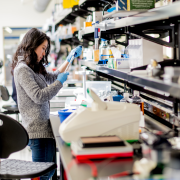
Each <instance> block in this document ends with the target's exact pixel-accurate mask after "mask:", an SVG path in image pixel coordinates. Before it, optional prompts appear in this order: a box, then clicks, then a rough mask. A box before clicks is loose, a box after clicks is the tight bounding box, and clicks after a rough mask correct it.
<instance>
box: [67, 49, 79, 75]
mask: <svg viewBox="0 0 180 180" xmlns="http://www.w3.org/2000/svg"><path fill="white" fill-rule="evenodd" d="M76 54H77V53H76V52H75V53H74V55H73V56H72V58H71V60H70V62H69V64H68V65H67V67H66V70H65V71H64V72H65V73H66V72H67V70H68V68H69V66H70V64H71V63H72V61H73V59H74V58H75V56H76Z"/></svg>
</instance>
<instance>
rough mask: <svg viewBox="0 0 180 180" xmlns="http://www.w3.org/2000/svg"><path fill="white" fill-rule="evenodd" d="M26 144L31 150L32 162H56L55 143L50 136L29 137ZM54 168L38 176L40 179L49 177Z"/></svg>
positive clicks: (45, 179) (46, 179)
mask: <svg viewBox="0 0 180 180" xmlns="http://www.w3.org/2000/svg"><path fill="white" fill-rule="evenodd" d="M28 146H30V148H31V150H32V160H33V162H54V163H56V143H55V140H54V139H52V138H40V139H30V140H29V143H28ZM54 172H55V170H52V171H50V172H49V173H47V174H45V175H43V176H41V177H40V180H48V179H50V178H51V177H52V176H53V174H54Z"/></svg>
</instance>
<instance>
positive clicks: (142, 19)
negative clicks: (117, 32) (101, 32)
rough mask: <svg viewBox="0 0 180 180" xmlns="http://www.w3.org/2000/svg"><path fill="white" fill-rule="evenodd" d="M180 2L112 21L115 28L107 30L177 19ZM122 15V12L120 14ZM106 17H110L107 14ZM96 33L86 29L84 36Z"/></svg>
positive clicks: (179, 12) (179, 13) (92, 29)
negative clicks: (172, 18)
mask: <svg viewBox="0 0 180 180" xmlns="http://www.w3.org/2000/svg"><path fill="white" fill-rule="evenodd" d="M179 7H180V2H179V1H177V2H173V3H172V4H170V5H167V6H162V7H159V8H154V9H150V10H148V11H145V12H139V13H137V14H135V15H133V16H131V17H125V18H122V19H119V20H114V19H111V20H110V21H108V22H111V23H112V24H114V25H113V27H107V28H106V31H107V30H111V29H116V28H122V27H127V26H134V25H139V24H143V23H148V22H154V21H159V20H167V19H169V18H171V17H177V16H180V8H179ZM119 13H120V12H119ZM105 16H108V14H106V15H105ZM93 32H94V28H91V29H90V28H89V29H87V30H86V29H85V30H83V32H82V35H86V34H90V33H93Z"/></svg>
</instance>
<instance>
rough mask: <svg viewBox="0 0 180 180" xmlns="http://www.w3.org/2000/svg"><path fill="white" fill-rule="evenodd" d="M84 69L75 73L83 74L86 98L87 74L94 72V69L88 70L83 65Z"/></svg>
mask: <svg viewBox="0 0 180 180" xmlns="http://www.w3.org/2000/svg"><path fill="white" fill-rule="evenodd" d="M81 68H82V69H83V71H76V72H75V74H81V75H83V76H82V77H83V89H84V98H86V75H88V74H92V73H93V72H92V71H86V66H82V67H81Z"/></svg>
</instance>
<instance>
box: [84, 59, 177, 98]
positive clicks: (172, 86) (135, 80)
mask: <svg viewBox="0 0 180 180" xmlns="http://www.w3.org/2000/svg"><path fill="white" fill-rule="evenodd" d="M81 65H84V66H87V67H89V68H90V69H93V70H96V71H97V72H101V73H104V74H107V75H110V76H113V77H116V78H120V79H123V80H126V81H127V82H129V83H131V84H135V85H137V86H141V87H144V88H152V89H153V90H159V91H162V92H166V93H169V94H170V95H171V96H173V97H175V98H178V99H179V98H180V85H179V84H176V83H165V82H164V81H163V80H160V79H156V78H152V77H145V76H137V75H136V76H135V75H131V74H129V72H130V69H121V70H115V69H110V68H108V67H105V66H102V65H96V64H95V63H94V62H93V61H81Z"/></svg>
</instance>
